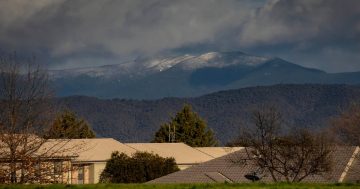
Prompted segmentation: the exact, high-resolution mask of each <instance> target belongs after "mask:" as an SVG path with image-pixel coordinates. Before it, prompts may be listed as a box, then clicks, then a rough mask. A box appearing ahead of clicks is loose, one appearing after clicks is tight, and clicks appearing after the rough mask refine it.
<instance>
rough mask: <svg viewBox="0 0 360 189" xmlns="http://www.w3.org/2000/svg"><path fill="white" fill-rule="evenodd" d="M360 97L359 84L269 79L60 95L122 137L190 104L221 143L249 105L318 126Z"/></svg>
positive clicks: (134, 135) (139, 137) (103, 130)
mask: <svg viewBox="0 0 360 189" xmlns="http://www.w3.org/2000/svg"><path fill="white" fill-rule="evenodd" d="M359 99H360V86H353V85H315V84H301V85H274V86H266V87H250V88H243V89H238V90H229V91H221V92H216V93H212V94H209V95H204V96H200V97H196V98H164V99H160V100H121V99H111V100H102V99H98V98H94V97H85V96H72V97H64V98H59V99H58V103H59V104H60V105H61V106H62V107H67V108H70V109H72V110H74V111H76V112H77V113H78V114H79V115H81V116H83V117H84V118H86V119H87V120H88V121H89V122H90V123H91V125H92V126H93V128H94V130H95V131H96V132H97V134H98V136H102V137H113V138H116V139H118V140H120V141H122V142H145V141H150V140H151V139H152V138H153V135H154V133H155V131H156V130H157V129H158V128H159V127H160V124H161V123H164V122H167V121H168V120H169V119H170V117H171V116H173V115H174V113H175V112H176V111H178V110H179V109H180V108H181V107H182V105H183V104H184V103H189V104H191V105H192V106H193V108H194V110H195V111H197V112H198V113H199V114H200V115H201V116H202V117H203V118H204V119H205V120H206V121H207V122H208V125H209V127H211V128H212V129H213V130H214V131H215V134H216V136H217V137H218V138H219V140H220V141H221V142H222V143H223V144H225V143H226V142H228V141H229V140H231V139H233V138H234V137H236V135H237V133H238V131H239V129H240V128H241V127H249V126H251V124H250V121H249V120H250V115H251V112H252V110H254V109H256V108H257V107H259V106H260V105H263V104H274V105H276V106H277V107H278V108H279V109H280V110H281V111H282V112H283V114H284V118H285V119H286V122H287V124H288V125H289V126H296V127H310V128H313V129H318V128H322V127H325V126H327V125H328V121H329V119H331V118H332V117H334V116H337V115H338V114H339V112H340V111H341V109H343V108H346V107H347V106H348V104H349V103H350V102H353V101H358V100H359Z"/></svg>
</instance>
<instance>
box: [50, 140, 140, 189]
mask: <svg viewBox="0 0 360 189" xmlns="http://www.w3.org/2000/svg"><path fill="white" fill-rule="evenodd" d="M56 142H59V140H50V141H49V142H48V143H56ZM46 145H47V144H45V146H46ZM57 146H58V148H61V149H63V151H64V152H60V153H62V154H63V155H64V154H71V155H73V156H74V155H76V157H74V158H72V159H71V161H70V163H71V170H70V171H69V173H67V174H65V175H64V177H66V179H63V181H64V182H65V183H69V184H94V183H98V182H99V179H100V174H101V172H102V171H103V169H104V168H105V166H106V161H107V160H108V159H110V157H111V154H112V152H114V151H119V152H120V153H125V154H127V155H129V156H131V155H132V154H134V153H135V152H136V150H134V149H133V148H130V147H128V146H126V145H124V144H123V143H121V142H119V141H117V140H114V139H112V138H94V139H71V140H68V141H66V143H65V144H63V145H61V146H60V145H57ZM57 151H58V150H57ZM58 153H59V152H58ZM64 163H65V162H64ZM64 163H63V164H64Z"/></svg>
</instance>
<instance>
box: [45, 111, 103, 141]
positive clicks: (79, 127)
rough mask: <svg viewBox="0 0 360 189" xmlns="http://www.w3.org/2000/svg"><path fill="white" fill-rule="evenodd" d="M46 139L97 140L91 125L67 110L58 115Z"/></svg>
mask: <svg viewBox="0 0 360 189" xmlns="http://www.w3.org/2000/svg"><path fill="white" fill-rule="evenodd" d="M45 137H46V138H54V139H55V138H66V139H79V138H95V137H96V136H95V132H94V131H93V130H92V129H91V127H90V125H89V124H88V123H87V122H86V121H85V120H84V119H81V118H78V117H77V116H76V114H75V113H74V112H71V111H69V110H65V111H64V112H63V113H62V114H60V115H58V116H57V117H56V119H55V121H54V123H53V125H52V127H51V128H50V130H49V132H48V133H47V134H46V136H45Z"/></svg>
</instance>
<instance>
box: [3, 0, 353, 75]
mask: <svg viewBox="0 0 360 189" xmlns="http://www.w3.org/2000/svg"><path fill="white" fill-rule="evenodd" d="M359 40H360V1H358V0H345V1H342V0H293V1H288V0H274V1H262V0H224V1H220V0H217V1H216V0H196V1H195V0H194V1H191V0H172V1H166V0H143V1H139V0H102V1H96V0H53V1H50V0H33V1H23V0H3V1H0V48H1V49H3V50H8V51H13V50H16V51H19V52H22V51H27V52H33V53H35V54H40V55H39V56H42V55H44V56H46V57H48V58H47V61H48V62H49V64H51V67H53V68H70V67H82V66H91V65H104V64H113V63H117V62H121V61H123V60H124V59H126V58H128V57H132V56H137V55H152V54H156V53H161V52H163V51H168V50H171V49H176V48H181V47H187V46H190V47H191V46H192V45H199V44H200V46H201V44H211V45H210V46H211V47H214V48H215V49H216V50H223V51H227V50H241V51H244V52H251V53H255V54H260V55H270V56H280V57H283V58H286V59H288V60H290V61H293V62H295V63H298V64H302V65H305V66H310V67H316V68H320V69H324V70H327V71H331V72H340V71H358V70H360V62H359V61H360V57H359V55H358V52H359V50H360V45H359ZM209 50H211V49H209Z"/></svg>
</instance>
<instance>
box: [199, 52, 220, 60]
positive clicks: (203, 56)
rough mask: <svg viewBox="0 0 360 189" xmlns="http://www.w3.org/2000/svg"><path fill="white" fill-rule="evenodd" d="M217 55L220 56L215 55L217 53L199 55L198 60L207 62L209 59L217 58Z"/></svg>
mask: <svg viewBox="0 0 360 189" xmlns="http://www.w3.org/2000/svg"><path fill="white" fill-rule="evenodd" d="M219 55H220V53H217V52H208V53H205V54H202V55H200V56H199V58H200V59H202V60H204V61H209V60H211V59H214V58H216V57H218V56H219Z"/></svg>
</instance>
